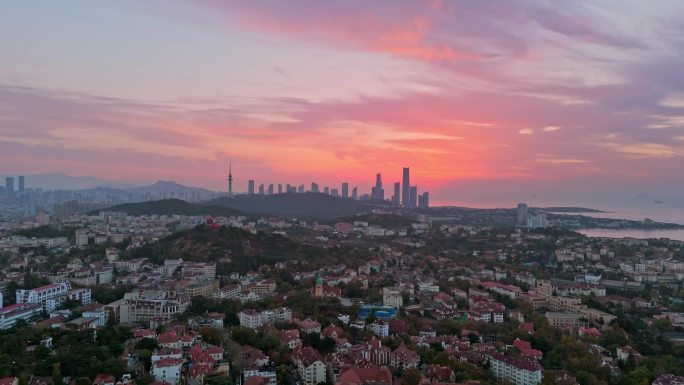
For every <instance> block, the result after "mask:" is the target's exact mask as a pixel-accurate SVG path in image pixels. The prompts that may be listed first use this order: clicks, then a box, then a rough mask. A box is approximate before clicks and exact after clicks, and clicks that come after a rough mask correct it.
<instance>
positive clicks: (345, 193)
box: [342, 182, 349, 198]
mask: <svg viewBox="0 0 684 385" xmlns="http://www.w3.org/2000/svg"><path fill="white" fill-rule="evenodd" d="M342 198H349V183H347V182H342Z"/></svg>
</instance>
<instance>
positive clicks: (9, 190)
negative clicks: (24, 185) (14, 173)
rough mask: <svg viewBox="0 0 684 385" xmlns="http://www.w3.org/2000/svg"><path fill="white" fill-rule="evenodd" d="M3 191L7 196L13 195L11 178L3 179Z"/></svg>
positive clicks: (12, 179) (12, 180)
mask: <svg viewBox="0 0 684 385" xmlns="http://www.w3.org/2000/svg"><path fill="white" fill-rule="evenodd" d="M5 191H6V192H7V193H8V194H14V178H13V177H11V176H8V177H7V178H5Z"/></svg>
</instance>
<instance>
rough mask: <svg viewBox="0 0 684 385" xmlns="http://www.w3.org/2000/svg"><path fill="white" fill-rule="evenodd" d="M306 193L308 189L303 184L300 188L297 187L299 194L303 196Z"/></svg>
mask: <svg viewBox="0 0 684 385" xmlns="http://www.w3.org/2000/svg"><path fill="white" fill-rule="evenodd" d="M305 191H306V187H304V185H303V184H300V185H299V187H297V192H298V193H300V194H303V193H304V192H305Z"/></svg>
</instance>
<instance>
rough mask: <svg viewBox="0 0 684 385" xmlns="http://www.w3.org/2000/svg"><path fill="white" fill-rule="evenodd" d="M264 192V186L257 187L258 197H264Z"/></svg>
mask: <svg viewBox="0 0 684 385" xmlns="http://www.w3.org/2000/svg"><path fill="white" fill-rule="evenodd" d="M265 192H266V191H265V190H264V184H263V183H262V184H260V185H259V195H264V193H265Z"/></svg>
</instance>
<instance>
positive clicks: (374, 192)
mask: <svg viewBox="0 0 684 385" xmlns="http://www.w3.org/2000/svg"><path fill="white" fill-rule="evenodd" d="M371 198H373V199H377V200H381V201H384V200H385V190H384V189H383V188H382V174H380V173H377V174H376V175H375V187H373V188H372V189H371Z"/></svg>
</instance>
